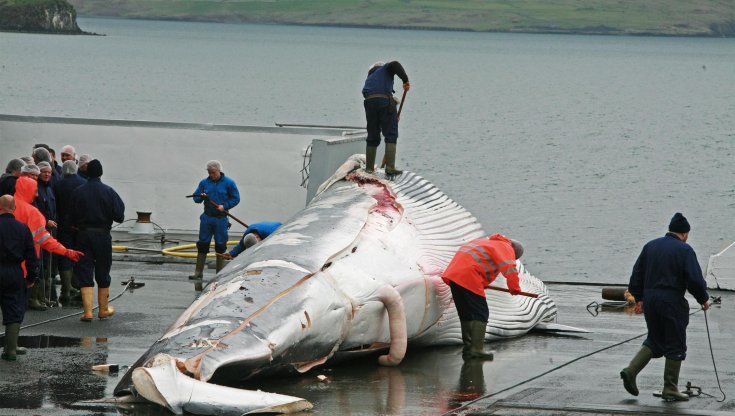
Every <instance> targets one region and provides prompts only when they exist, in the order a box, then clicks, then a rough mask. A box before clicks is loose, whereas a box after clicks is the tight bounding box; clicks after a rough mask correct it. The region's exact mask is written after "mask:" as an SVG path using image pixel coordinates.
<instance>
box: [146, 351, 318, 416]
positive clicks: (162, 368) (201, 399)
mask: <svg viewBox="0 0 735 416" xmlns="http://www.w3.org/2000/svg"><path fill="white" fill-rule="evenodd" d="M160 361H162V360H159V363H158V364H157V365H155V366H154V367H138V368H136V369H135V370H133V375H132V381H133V385H134V386H135V389H136V391H137V392H138V394H139V395H140V396H142V397H144V398H145V399H147V400H149V401H151V402H153V403H156V404H158V405H160V406H163V407H165V408H167V409H169V410H170V411H172V412H173V413H175V414H178V415H180V414H183V413H184V412H187V413H194V414H213V413H212V409H217V412H216V414H220V415H236V414H237V415H245V414H256V413H293V412H301V411H304V410H309V409H311V408H312V407H313V405H312V404H311V403H310V402H308V401H307V400H304V399H301V398H299V397H293V396H286V395H282V394H276V393H268V392H264V391H260V390H258V391H251V390H243V389H235V388H232V387H226V386H220V385H217V384H212V383H206V382H203V381H199V380H195V379H193V378H191V377H189V376H187V375H186V374H184V373H183V372H182V370H181V367H183V366H180V365H179V362H178V361H177V360H176V359H175V358H170V359H169V360H168V361H165V362H160Z"/></svg>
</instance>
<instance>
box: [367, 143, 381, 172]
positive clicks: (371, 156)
mask: <svg viewBox="0 0 735 416" xmlns="http://www.w3.org/2000/svg"><path fill="white" fill-rule="evenodd" d="M377 153H378V146H370V145H368V146H367V147H366V148H365V172H367V173H373V172H375V156H376V155H377Z"/></svg>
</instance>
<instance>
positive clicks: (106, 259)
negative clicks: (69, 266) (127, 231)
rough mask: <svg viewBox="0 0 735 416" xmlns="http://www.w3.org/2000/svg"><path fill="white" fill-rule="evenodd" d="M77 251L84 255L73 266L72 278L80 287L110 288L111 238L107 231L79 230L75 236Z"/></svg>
mask: <svg viewBox="0 0 735 416" xmlns="http://www.w3.org/2000/svg"><path fill="white" fill-rule="evenodd" d="M76 249H77V250H79V251H81V252H83V253H84V256H82V258H81V259H79V261H78V262H77V263H76V264H75V265H74V276H76V278H77V279H78V280H79V286H81V287H94V282H97V287H100V288H106V287H110V282H111V281H112V278H111V277H110V269H111V268H112V237H110V232H109V231H90V230H81V231H79V233H78V234H77V248H76Z"/></svg>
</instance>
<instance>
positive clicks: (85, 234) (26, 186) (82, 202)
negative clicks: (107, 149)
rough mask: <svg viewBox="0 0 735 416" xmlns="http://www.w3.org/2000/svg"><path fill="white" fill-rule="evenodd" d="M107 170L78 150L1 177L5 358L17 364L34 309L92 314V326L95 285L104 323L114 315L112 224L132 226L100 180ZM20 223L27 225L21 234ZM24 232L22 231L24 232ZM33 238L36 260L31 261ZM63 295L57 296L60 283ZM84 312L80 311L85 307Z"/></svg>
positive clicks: (46, 153)
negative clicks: (22, 330)
mask: <svg viewBox="0 0 735 416" xmlns="http://www.w3.org/2000/svg"><path fill="white" fill-rule="evenodd" d="M101 176H102V164H101V162H100V161H99V160H96V159H92V158H91V157H90V156H89V155H88V154H83V155H81V156H79V157H78V158H77V153H76V150H75V149H74V147H73V146H71V145H66V146H64V147H63V148H62V149H61V165H59V163H58V162H57V160H56V153H55V151H54V149H52V148H50V147H49V146H48V145H46V144H36V145H34V146H33V150H32V152H31V156H30V157H26V156H23V157H19V158H17V159H12V160H10V161H9V162H8V164H7V167H6V168H5V173H4V174H3V175H2V177H0V220H2V221H0V237H2V241H0V303H1V304H2V312H3V325H5V327H6V334H5V348H4V351H3V354H2V358H3V359H6V360H14V359H15V357H16V355H17V354H23V353H24V350H23V349H22V348H19V347H18V346H17V336H18V328H19V326H20V323H21V322H22V321H23V317H24V314H25V310H26V306H27V307H29V308H31V309H35V310H46V309H47V308H48V307H49V306H74V305H73V303H74V300H75V299H76V300H77V302H81V306H83V308H84V314H83V315H82V317H81V320H82V321H86V322H90V321H92V318H93V315H92V309H93V307H92V306H93V303H94V292H93V290H94V283H95V281H96V282H97V285H98V293H97V295H98V302H99V312H98V316H99V318H100V319H105V318H108V317H110V316H112V315H113V314H114V310H113V309H112V307H110V306H109V305H108V299H109V287H110V266H111V263H112V241H111V237H110V229H111V226H112V222H113V221H116V222H122V221H123V220H124V211H125V205H124V203H123V201H122V199H120V197H119V195H118V194H117V193H116V192H115V191H114V190H113V189H112V188H110V187H109V186H107V185H105V184H103V183H102V182H101V180H100V177H101ZM17 223H21V224H23V225H25V228H22V227H21V228H19V227H18V224H17ZM19 230H21V231H19ZM25 231H28V232H29V233H30V237H31V239H30V241H31V243H32V244H31V246H32V248H33V251H32V252H31V253H35V255H33V256H30V257H35V259H31V258H29V253H28V250H27V247H26V246H27V241H26V240H27V239H26V234H27V233H25ZM57 275H58V276H59V283H60V284H61V291H60V293H57V291H56V283H55V279H56V276H57ZM77 306H78V305H77Z"/></svg>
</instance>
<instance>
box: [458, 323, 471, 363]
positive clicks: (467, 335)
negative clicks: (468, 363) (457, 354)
mask: <svg viewBox="0 0 735 416" xmlns="http://www.w3.org/2000/svg"><path fill="white" fill-rule="evenodd" d="M459 324H460V326H461V327H462V344H464V347H462V357H464V356H466V355H468V354H469V353H470V349H472V334H471V330H470V321H459Z"/></svg>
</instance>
